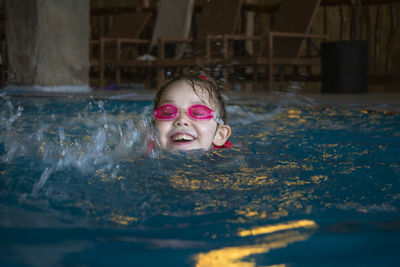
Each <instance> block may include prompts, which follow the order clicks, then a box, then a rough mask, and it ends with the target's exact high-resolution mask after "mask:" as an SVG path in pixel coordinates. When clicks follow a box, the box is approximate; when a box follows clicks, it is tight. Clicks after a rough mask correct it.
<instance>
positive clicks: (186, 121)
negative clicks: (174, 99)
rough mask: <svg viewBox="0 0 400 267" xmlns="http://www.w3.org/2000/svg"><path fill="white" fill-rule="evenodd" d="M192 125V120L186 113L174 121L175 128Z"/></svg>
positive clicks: (180, 114)
mask: <svg viewBox="0 0 400 267" xmlns="http://www.w3.org/2000/svg"><path fill="white" fill-rule="evenodd" d="M191 124H192V123H191V120H190V118H188V116H187V115H186V114H185V113H184V112H182V113H181V112H180V113H179V115H178V117H176V119H175V121H174V125H175V126H190V125H191Z"/></svg>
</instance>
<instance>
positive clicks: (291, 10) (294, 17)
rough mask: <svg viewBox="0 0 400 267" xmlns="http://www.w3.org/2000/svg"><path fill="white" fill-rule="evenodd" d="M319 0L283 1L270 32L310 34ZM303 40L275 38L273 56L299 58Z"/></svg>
mask: <svg viewBox="0 0 400 267" xmlns="http://www.w3.org/2000/svg"><path fill="white" fill-rule="evenodd" d="M320 2H321V0H301V1H299V0H283V1H282V3H281V5H280V7H279V10H278V13H277V15H276V19H275V22H274V24H273V26H272V30H273V31H275V32H292V33H310V31H311V27H312V24H313V22H314V18H315V16H316V13H317V10H318V6H319V4H320ZM304 42H305V40H304V39H300V38H277V39H276V41H275V42H274V51H275V56H280V57H299V56H300V53H301V50H302V47H303V46H304Z"/></svg>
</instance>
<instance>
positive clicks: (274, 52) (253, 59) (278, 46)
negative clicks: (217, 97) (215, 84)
mask: <svg viewBox="0 0 400 267" xmlns="http://www.w3.org/2000/svg"><path fill="white" fill-rule="evenodd" d="M320 1H321V0H303V1H298V0H282V3H281V5H280V8H279V10H278V13H277V14H276V19H275V23H274V24H273V26H272V29H271V31H269V33H268V37H267V38H265V37H261V36H243V35H225V36H222V37H221V39H222V40H223V44H224V49H223V51H224V61H223V64H224V65H225V66H253V67H254V69H253V74H254V77H255V78H254V81H255V82H256V81H257V67H259V66H268V76H269V78H268V84H269V86H268V88H269V90H272V89H273V87H274V70H275V69H276V68H275V67H277V66H312V65H320V64H321V63H320V62H321V61H320V57H319V56H318V55H317V56H309V57H305V56H304V46H305V44H306V43H305V41H306V39H307V40H311V39H325V40H327V38H328V36H327V35H318V34H311V33H310V32H311V28H312V24H313V21H314V18H315V16H316V13H317V10H318V7H319V4H320ZM237 41H241V42H243V41H253V42H256V43H258V44H257V45H255V47H258V49H256V51H255V53H254V55H253V56H244V57H234V56H232V55H233V52H232V51H231V50H230V49H229V47H231V43H232V42H237ZM261 41H267V43H268V46H267V49H265V50H260V49H259V47H260V42H261Z"/></svg>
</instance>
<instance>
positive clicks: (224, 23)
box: [195, 0, 243, 54]
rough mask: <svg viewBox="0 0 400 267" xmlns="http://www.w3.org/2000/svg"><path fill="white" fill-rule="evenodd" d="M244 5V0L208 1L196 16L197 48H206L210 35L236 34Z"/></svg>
mask: <svg viewBox="0 0 400 267" xmlns="http://www.w3.org/2000/svg"><path fill="white" fill-rule="evenodd" d="M242 5H243V0H212V1H209V2H208V3H206V4H205V5H204V6H203V9H202V12H201V14H199V15H198V16H197V17H196V32H197V34H196V45H195V47H196V49H197V50H199V49H200V50H203V49H204V48H205V42H206V38H207V36H208V35H224V34H236V33H237V30H238V25H239V23H240V12H241V9H242ZM197 52H198V54H201V53H202V52H200V51H197Z"/></svg>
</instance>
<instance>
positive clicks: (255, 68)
mask: <svg viewBox="0 0 400 267" xmlns="http://www.w3.org/2000/svg"><path fill="white" fill-rule="evenodd" d="M257 84H258V71H257V65H254V66H253V90H255V89H256V87H257Z"/></svg>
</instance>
